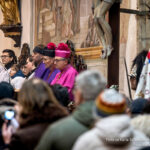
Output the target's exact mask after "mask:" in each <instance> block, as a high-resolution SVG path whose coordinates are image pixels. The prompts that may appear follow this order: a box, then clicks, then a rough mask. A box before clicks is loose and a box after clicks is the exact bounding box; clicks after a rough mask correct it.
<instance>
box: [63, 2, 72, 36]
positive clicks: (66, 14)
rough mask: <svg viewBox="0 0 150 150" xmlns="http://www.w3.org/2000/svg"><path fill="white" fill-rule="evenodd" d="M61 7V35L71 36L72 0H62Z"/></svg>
mask: <svg viewBox="0 0 150 150" xmlns="http://www.w3.org/2000/svg"><path fill="white" fill-rule="evenodd" d="M63 2H64V4H63V8H62V13H63V23H62V37H63V38H64V37H71V36H72V35H73V31H72V28H71V25H72V10H71V5H72V1H71V0H64V1H63Z"/></svg>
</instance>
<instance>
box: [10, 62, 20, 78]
mask: <svg viewBox="0 0 150 150" xmlns="http://www.w3.org/2000/svg"><path fill="white" fill-rule="evenodd" d="M18 71H19V66H18V65H17V64H14V65H13V66H12V67H11V69H10V73H9V75H10V76H11V77H13V76H14V75H15V74H16V73H17V72H18Z"/></svg>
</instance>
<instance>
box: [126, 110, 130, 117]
mask: <svg viewBox="0 0 150 150" xmlns="http://www.w3.org/2000/svg"><path fill="white" fill-rule="evenodd" d="M126 114H127V115H129V116H130V117H131V111H130V108H127V109H126Z"/></svg>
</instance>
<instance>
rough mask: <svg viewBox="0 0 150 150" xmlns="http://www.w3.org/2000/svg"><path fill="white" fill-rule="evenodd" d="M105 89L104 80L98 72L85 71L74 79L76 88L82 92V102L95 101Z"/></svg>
mask: <svg viewBox="0 0 150 150" xmlns="http://www.w3.org/2000/svg"><path fill="white" fill-rule="evenodd" d="M105 87H106V80H105V78H104V77H103V76H102V75H101V74H100V72H99V71H98V70H87V71H84V72H82V73H80V74H79V75H78V76H77V78H76V88H77V89H79V90H80V91H81V92H82V95H83V98H84V100H95V99H96V97H97V96H98V94H99V93H100V92H101V91H103V90H104V89H105Z"/></svg>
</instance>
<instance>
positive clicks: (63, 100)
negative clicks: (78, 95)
mask: <svg viewBox="0 0 150 150" xmlns="http://www.w3.org/2000/svg"><path fill="white" fill-rule="evenodd" d="M51 88H52V90H53V93H54V95H55V97H56V99H57V100H58V101H59V103H60V104H61V105H63V106H65V107H67V106H68V104H69V102H70V101H69V93H68V90H67V88H66V87H63V86H61V85H59V84H54V85H52V87H51Z"/></svg>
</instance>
